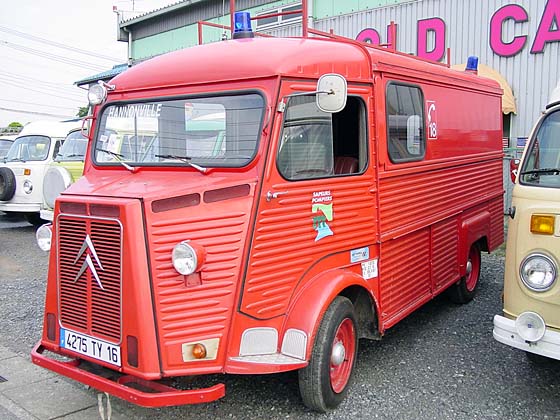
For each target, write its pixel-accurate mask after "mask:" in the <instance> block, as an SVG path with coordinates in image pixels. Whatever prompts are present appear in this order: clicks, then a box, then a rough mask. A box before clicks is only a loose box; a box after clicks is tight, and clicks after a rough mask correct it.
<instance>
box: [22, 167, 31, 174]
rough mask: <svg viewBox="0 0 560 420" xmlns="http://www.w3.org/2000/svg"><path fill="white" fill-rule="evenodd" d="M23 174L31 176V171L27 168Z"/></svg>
mask: <svg viewBox="0 0 560 420" xmlns="http://www.w3.org/2000/svg"><path fill="white" fill-rule="evenodd" d="M23 174H24V175H31V169H28V168H25V169H24V170H23Z"/></svg>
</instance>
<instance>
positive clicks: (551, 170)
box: [520, 168, 560, 175]
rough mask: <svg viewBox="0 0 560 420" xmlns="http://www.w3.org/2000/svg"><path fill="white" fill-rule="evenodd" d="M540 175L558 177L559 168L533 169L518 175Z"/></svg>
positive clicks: (559, 173)
mask: <svg viewBox="0 0 560 420" xmlns="http://www.w3.org/2000/svg"><path fill="white" fill-rule="evenodd" d="M540 174H552V175H560V168H540V169H533V170H531V171H523V172H521V174H520V175H540Z"/></svg>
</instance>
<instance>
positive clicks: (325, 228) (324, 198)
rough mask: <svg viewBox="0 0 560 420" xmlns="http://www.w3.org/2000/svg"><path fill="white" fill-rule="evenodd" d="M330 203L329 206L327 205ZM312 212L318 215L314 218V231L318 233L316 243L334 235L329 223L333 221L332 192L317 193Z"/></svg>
mask: <svg viewBox="0 0 560 420" xmlns="http://www.w3.org/2000/svg"><path fill="white" fill-rule="evenodd" d="M325 203H329V204H325ZM311 211H312V212H313V213H317V216H313V229H314V230H316V231H317V236H316V237H315V242H317V241H318V240H320V239H323V238H326V237H327V236H332V235H334V233H333V231H332V230H331V228H330V227H329V225H328V223H327V222H332V220H333V203H332V195H331V192H330V191H315V192H313V198H312V199H311Z"/></svg>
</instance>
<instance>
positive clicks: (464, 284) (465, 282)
mask: <svg viewBox="0 0 560 420" xmlns="http://www.w3.org/2000/svg"><path fill="white" fill-rule="evenodd" d="M479 280H480V247H479V245H478V244H472V245H471V249H470V250H469V257H468V259H467V272H466V273H465V275H464V276H463V277H461V280H459V282H458V283H456V284H454V285H453V286H451V287H450V288H449V290H448V296H449V298H450V299H451V301H452V302H455V303H468V302H470V301H471V300H472V299H473V298H474V296H475V294H476V289H477V286H478V281H479Z"/></svg>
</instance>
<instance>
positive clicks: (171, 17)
mask: <svg viewBox="0 0 560 420" xmlns="http://www.w3.org/2000/svg"><path fill="white" fill-rule="evenodd" d="M270 3H271V1H270V0H236V2H235V5H236V8H237V10H246V9H250V8H253V7H258V6H262V5H264V4H270ZM278 3H279V4H280V3H281V2H278ZM285 3H286V2H285ZM272 4H275V3H272ZM224 14H225V15H227V16H228V18H229V0H225V1H203V2H200V3H194V4H186V5H185V7H183V8H179V9H177V10H175V11H173V12H172V13H165V14H162V15H160V16H157V17H154V18H152V19H150V20H149V21H143V22H142V23H141V24H136V25H134V26H133V32H132V37H133V40H137V39H141V38H145V37H148V36H152V35H156V34H160V33H162V32H166V31H170V30H173V29H177V28H182V27H184V26H187V25H192V24H193V23H196V22H198V21H199V20H208V19H212V18H216V17H220V16H223V15H224ZM125 23H126V22H125Z"/></svg>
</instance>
